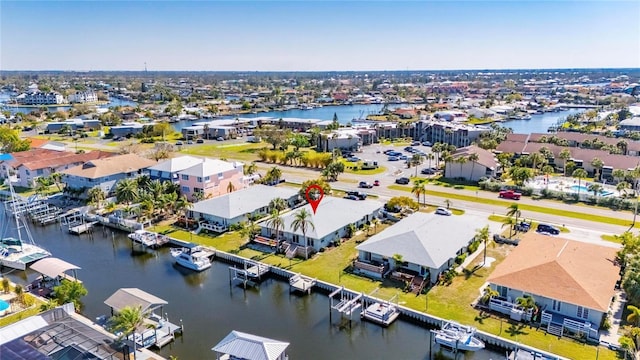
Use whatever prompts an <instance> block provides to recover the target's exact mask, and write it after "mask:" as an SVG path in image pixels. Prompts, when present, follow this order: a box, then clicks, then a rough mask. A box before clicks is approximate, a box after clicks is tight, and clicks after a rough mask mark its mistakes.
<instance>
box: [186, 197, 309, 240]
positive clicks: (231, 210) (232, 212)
mask: <svg viewBox="0 0 640 360" xmlns="http://www.w3.org/2000/svg"><path fill="white" fill-rule="evenodd" d="M275 198H282V199H284V200H285V201H286V202H287V205H288V206H289V207H292V206H294V205H295V204H297V203H298V202H299V201H300V199H299V194H298V190H296V189H294V188H289V187H278V186H267V185H253V186H249V187H248V188H245V189H242V190H238V191H233V192H230V193H227V194H224V195H221V196H218V197H215V198H213V199H208V200H204V201H199V202H197V203H195V204H193V208H191V209H190V210H189V211H188V215H187V217H189V218H191V219H194V220H196V221H198V222H199V224H200V227H201V228H202V229H207V230H211V231H215V232H224V231H226V230H227V229H228V227H229V225H232V224H237V223H239V222H241V221H246V220H248V217H256V216H257V217H261V216H264V215H267V214H268V213H269V211H270V209H269V202H270V201H271V200H273V199H275Z"/></svg>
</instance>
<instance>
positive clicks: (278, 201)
mask: <svg viewBox="0 0 640 360" xmlns="http://www.w3.org/2000/svg"><path fill="white" fill-rule="evenodd" d="M287 207H288V204H287V201H286V200H285V199H283V198H279V197H277V198H273V199H271V201H269V209H271V210H276V211H278V214H280V212H281V211H282V210H284V209H286V208H287Z"/></svg>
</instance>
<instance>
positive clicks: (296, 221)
mask: <svg viewBox="0 0 640 360" xmlns="http://www.w3.org/2000/svg"><path fill="white" fill-rule="evenodd" d="M310 228H311V229H313V230H315V229H316V226H315V225H314V224H313V222H312V221H311V213H309V212H308V211H307V209H305V208H302V209H300V210H299V211H297V212H296V213H295V215H294V216H293V221H292V222H291V229H292V230H293V231H298V230H300V231H301V232H302V241H303V243H304V244H305V246H308V244H307V230H309V229H310ZM306 257H307V259H308V258H309V256H308V254H307V256H306Z"/></svg>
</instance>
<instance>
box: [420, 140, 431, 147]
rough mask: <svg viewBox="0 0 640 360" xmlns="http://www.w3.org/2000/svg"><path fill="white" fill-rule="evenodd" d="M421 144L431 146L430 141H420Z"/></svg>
mask: <svg viewBox="0 0 640 360" xmlns="http://www.w3.org/2000/svg"><path fill="white" fill-rule="evenodd" d="M422 146H431V142H430V141H423V142H422Z"/></svg>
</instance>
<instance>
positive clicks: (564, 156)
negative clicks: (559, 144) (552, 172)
mask: <svg viewBox="0 0 640 360" xmlns="http://www.w3.org/2000/svg"><path fill="white" fill-rule="evenodd" d="M558 157H559V158H560V159H562V160H563V162H562V169H563V174H562V175H564V176H567V161H569V159H571V151H569V149H562V151H560V154H558Z"/></svg>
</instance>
